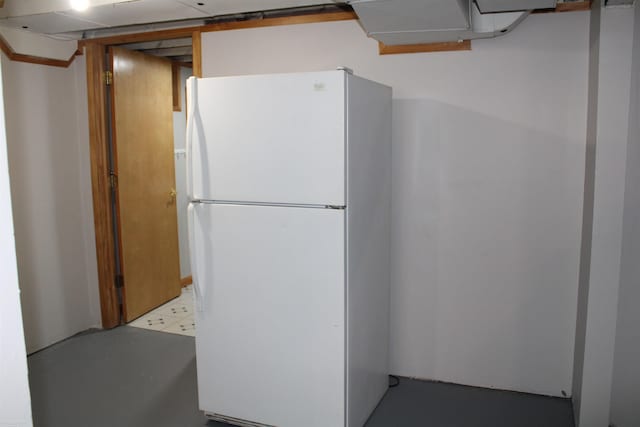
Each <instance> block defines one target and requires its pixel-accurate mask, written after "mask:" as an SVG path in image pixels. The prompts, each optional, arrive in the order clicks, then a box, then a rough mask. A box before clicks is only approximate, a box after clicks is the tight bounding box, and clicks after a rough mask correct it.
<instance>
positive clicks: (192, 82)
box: [186, 77, 198, 201]
mask: <svg viewBox="0 0 640 427" xmlns="http://www.w3.org/2000/svg"><path fill="white" fill-rule="evenodd" d="M197 96H198V79H197V78H196V77H189V78H188V79H187V102H188V106H187V134H186V152H187V200H189V201H192V200H194V197H193V130H194V129H193V128H194V126H195V123H194V122H195V117H196V114H197V111H196V109H197V105H198V102H197V99H196V98H197Z"/></svg>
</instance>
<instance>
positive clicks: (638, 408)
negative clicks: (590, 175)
mask: <svg viewBox="0 0 640 427" xmlns="http://www.w3.org/2000/svg"><path fill="white" fill-rule="evenodd" d="M634 21H635V28H634V37H633V65H632V72H631V76H632V82H631V103H630V108H629V139H628V146H627V168H626V186H625V189H626V191H625V200H624V221H623V238H622V264H621V271H620V291H619V302H618V319H617V329H616V346H615V359H614V369H613V387H612V396H611V422H612V423H613V424H614V425H615V426H616V427H635V426H640V109H639V106H640V4H639V3H638V2H636V3H635V16H634Z"/></svg>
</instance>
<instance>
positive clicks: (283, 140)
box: [188, 71, 345, 205]
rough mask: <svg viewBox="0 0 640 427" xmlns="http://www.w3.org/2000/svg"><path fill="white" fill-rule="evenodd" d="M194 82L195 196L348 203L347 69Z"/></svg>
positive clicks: (192, 180)
mask: <svg viewBox="0 0 640 427" xmlns="http://www.w3.org/2000/svg"><path fill="white" fill-rule="evenodd" d="M189 85H190V88H189V94H190V104H191V105H192V106H193V108H190V109H189V111H188V113H189V115H190V117H189V120H188V122H189V131H188V138H189V137H190V138H189V139H190V141H188V147H189V148H188V150H189V153H188V158H189V167H190V168H191V170H190V172H189V176H190V184H191V192H192V195H191V196H192V199H198V200H225V201H237V202H262V203H269V204H272V203H286V204H316V205H344V204H345V203H344V201H345V195H344V193H345V184H344V182H345V72H344V71H327V72H317V73H296V74H273V75H257V76H240V77H219V78H205V79H194V78H192V79H190V80H189Z"/></svg>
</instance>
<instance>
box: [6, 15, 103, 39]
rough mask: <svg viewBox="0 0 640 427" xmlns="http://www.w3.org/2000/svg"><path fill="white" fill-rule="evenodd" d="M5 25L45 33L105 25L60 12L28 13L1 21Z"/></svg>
mask: <svg viewBox="0 0 640 427" xmlns="http://www.w3.org/2000/svg"><path fill="white" fill-rule="evenodd" d="M0 23H2V24H3V25H7V26H9V27H14V28H26V29H28V30H29V31H34V32H37V33H43V34H55V33H61V32H64V31H79V30H85V29H89V28H101V27H104V26H103V25H100V24H98V23H95V22H90V21H87V20H83V19H76V18H72V17H69V16H65V15H62V14H58V13H43V14H40V15H27V16H16V17H12V18H6V19H3V20H1V21H0Z"/></svg>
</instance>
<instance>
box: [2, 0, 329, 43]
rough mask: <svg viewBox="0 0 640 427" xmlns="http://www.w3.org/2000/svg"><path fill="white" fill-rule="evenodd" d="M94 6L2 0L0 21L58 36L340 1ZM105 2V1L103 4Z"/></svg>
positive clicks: (144, 1) (194, 0)
mask: <svg viewBox="0 0 640 427" xmlns="http://www.w3.org/2000/svg"><path fill="white" fill-rule="evenodd" d="M91 1H92V3H93V4H97V6H94V7H91V8H89V9H88V10H86V11H84V12H78V11H75V10H72V9H71V7H70V3H69V1H68V0H67V1H61V0H54V1H46V0H5V6H4V7H3V8H2V9H0V25H2V26H7V27H12V28H18V29H24V30H27V31H33V32H36V33H41V34H47V35H50V36H53V37H56V38H61V39H80V38H85V37H86V35H85V33H86V32H87V31H99V30H104V29H108V28H113V27H123V26H132V25H140V24H149V23H163V22H165V23H166V22H172V21H184V20H203V19H207V18H211V17H215V16H220V15H229V14H236V13H246V12H256V11H265V10H273V9H284V8H292V7H301V6H309V5H315V4H321V3H334V4H335V3H340V2H338V1H334V0H325V1H322V0H320V1H319V0H130V1H122V0H120V1H119V2H114V1H110V2H107V1H106V0H91ZM105 3H106V4H105Z"/></svg>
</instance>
